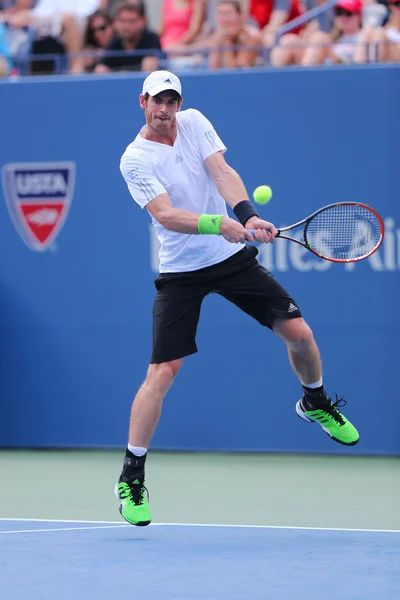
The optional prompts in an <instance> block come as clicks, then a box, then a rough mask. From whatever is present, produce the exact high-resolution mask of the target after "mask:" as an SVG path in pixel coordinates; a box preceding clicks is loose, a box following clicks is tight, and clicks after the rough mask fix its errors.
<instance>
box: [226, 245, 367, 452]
mask: <svg viewBox="0 0 400 600" xmlns="http://www.w3.org/2000/svg"><path fill="white" fill-rule="evenodd" d="M256 255H257V249H256V248H255V247H254V246H253V247H248V248H246V250H245V251H244V253H243V254H241V255H237V257H236V258H235V262H233V261H231V263H230V266H231V270H230V272H228V273H227V274H226V275H225V276H224V278H223V279H222V280H221V283H220V285H219V289H217V290H216V291H218V293H220V294H221V295H222V296H224V297H225V298H227V299H228V300H230V301H231V302H233V303H234V304H236V306H238V307H239V308H241V309H242V310H243V311H244V312H246V313H247V314H249V315H250V316H252V317H253V318H254V319H256V320H257V321H258V322H259V323H261V325H264V326H266V327H269V328H270V329H271V330H272V331H274V332H275V333H276V334H277V335H278V336H279V337H280V338H281V339H283V341H284V342H285V343H286V345H287V348H288V353H289V359H290V362H291V365H292V367H293V369H294V372H295V373H296V375H297V376H298V378H299V380H300V382H301V384H302V385H303V390H304V395H303V398H302V400H301V401H300V403H298V404H297V406H296V412H297V414H298V415H299V416H301V417H302V418H304V419H305V420H307V421H314V420H315V421H319V422H320V424H321V426H322V427H323V429H324V431H325V432H326V433H328V435H330V436H331V437H332V439H334V440H335V441H338V442H340V443H343V444H347V445H353V444H355V443H357V441H358V433H357V431H356V429H355V428H354V427H353V425H351V423H349V422H348V421H347V420H346V419H345V417H344V416H343V415H342V414H341V413H340V412H339V410H338V408H337V406H335V405H334V403H333V402H332V401H331V400H330V399H329V398H328V397H327V394H326V392H325V390H324V387H323V384H322V367H321V359H320V355H319V350H318V347H317V345H316V343H315V340H314V337H313V334H312V331H311V329H310V328H309V327H308V325H307V324H306V322H305V321H304V319H303V318H302V316H301V313H300V310H299V308H298V306H297V303H296V302H295V300H293V298H291V297H290V296H289V294H288V293H287V291H286V290H285V289H284V288H283V287H282V286H281V285H280V284H279V283H278V282H277V281H276V280H275V279H274V278H273V277H272V275H271V274H270V273H269V272H268V271H267V270H266V269H264V267H262V266H261V265H260V264H259V263H258V261H257V260H256V258H255V257H256Z"/></svg>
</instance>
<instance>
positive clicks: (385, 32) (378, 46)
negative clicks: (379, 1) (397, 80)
mask: <svg viewBox="0 0 400 600" xmlns="http://www.w3.org/2000/svg"><path fill="white" fill-rule="evenodd" d="M389 7H390V17H389V21H388V23H387V24H386V26H385V27H377V28H374V29H370V28H366V29H364V30H363V31H361V34H360V39H359V41H360V45H359V47H358V49H357V51H356V53H355V61H356V62H366V61H368V60H372V61H375V60H378V61H381V62H399V61H400V0H389Z"/></svg>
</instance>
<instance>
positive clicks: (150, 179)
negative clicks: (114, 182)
mask: <svg viewBox="0 0 400 600" xmlns="http://www.w3.org/2000/svg"><path fill="white" fill-rule="evenodd" d="M120 170H121V173H122V176H123V178H124V179H125V181H126V184H127V186H128V190H129V191H130V194H131V196H132V198H133V199H134V200H135V202H137V203H138V204H139V206H140V207H141V208H145V206H146V205H147V204H148V203H149V202H151V200H153V199H154V198H157V196H159V195H160V194H166V193H167V190H166V189H165V187H164V186H163V185H162V184H161V183H160V182H159V181H158V179H157V178H156V177H155V175H154V173H153V169H152V166H151V164H150V163H149V162H148V161H147V160H146V159H145V158H144V157H142V156H126V155H123V157H122V158H121V164H120Z"/></svg>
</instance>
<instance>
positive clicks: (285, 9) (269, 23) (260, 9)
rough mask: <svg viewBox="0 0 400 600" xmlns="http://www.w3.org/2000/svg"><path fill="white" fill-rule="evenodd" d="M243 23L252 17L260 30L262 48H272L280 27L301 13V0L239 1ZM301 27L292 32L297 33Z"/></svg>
mask: <svg viewBox="0 0 400 600" xmlns="http://www.w3.org/2000/svg"><path fill="white" fill-rule="evenodd" d="M240 1H241V5H242V12H243V17H244V20H245V22H247V20H248V17H252V18H253V19H254V20H255V21H256V23H257V24H258V26H259V27H260V28H261V29H262V33H263V43H264V46H267V47H272V46H273V45H274V43H275V36H276V32H277V31H278V29H279V28H280V27H282V25H284V24H285V23H287V22H288V21H292V20H293V19H295V18H296V17H299V16H300V15H301V14H302V13H303V8H302V3H301V0H240ZM300 30H301V27H298V28H296V29H294V30H293V33H298V32H299V31H300Z"/></svg>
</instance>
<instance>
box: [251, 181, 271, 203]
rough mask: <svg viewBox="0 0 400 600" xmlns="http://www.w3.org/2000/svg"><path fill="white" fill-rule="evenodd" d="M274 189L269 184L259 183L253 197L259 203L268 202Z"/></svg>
mask: <svg viewBox="0 0 400 600" xmlns="http://www.w3.org/2000/svg"><path fill="white" fill-rule="evenodd" d="M271 196H272V190H271V188H270V187H269V185H259V186H258V188H256V189H255V190H254V192H253V198H254V200H255V201H256V202H258V204H267V202H269V201H270V200H271Z"/></svg>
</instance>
